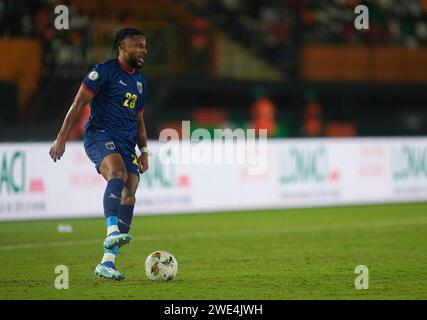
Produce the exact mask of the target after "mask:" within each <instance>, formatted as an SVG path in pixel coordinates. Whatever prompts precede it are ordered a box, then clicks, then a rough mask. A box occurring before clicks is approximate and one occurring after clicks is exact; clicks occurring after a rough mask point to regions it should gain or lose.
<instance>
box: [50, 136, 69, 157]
mask: <svg viewBox="0 0 427 320" xmlns="http://www.w3.org/2000/svg"><path fill="white" fill-rule="evenodd" d="M64 152H65V141H58V140H55V141H54V142H53V144H52V147H50V150H49V155H50V157H51V158H52V159H53V161H54V162H56V160H60V159H61V157H62V155H63V154H64Z"/></svg>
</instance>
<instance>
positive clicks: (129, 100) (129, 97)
mask: <svg viewBox="0 0 427 320" xmlns="http://www.w3.org/2000/svg"><path fill="white" fill-rule="evenodd" d="M125 96H126V100H125V102H123V106H125V107H129V108H130V109H133V108H135V104H136V100H137V99H138V97H137V95H136V94H131V93H130V92H126V95H125Z"/></svg>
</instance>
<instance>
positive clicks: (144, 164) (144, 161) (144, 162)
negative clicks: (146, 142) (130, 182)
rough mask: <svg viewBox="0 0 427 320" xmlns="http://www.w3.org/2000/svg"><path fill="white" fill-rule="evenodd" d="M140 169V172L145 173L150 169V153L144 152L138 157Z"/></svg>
mask: <svg viewBox="0 0 427 320" xmlns="http://www.w3.org/2000/svg"><path fill="white" fill-rule="evenodd" d="M138 164H139V166H138V170H139V173H141V174H143V173H144V172H145V171H147V169H148V153H147V152H143V153H141V155H140V156H139V158H138Z"/></svg>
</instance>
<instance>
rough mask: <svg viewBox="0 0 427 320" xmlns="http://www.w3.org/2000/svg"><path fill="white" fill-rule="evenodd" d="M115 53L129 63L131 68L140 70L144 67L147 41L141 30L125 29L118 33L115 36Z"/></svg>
mask: <svg viewBox="0 0 427 320" xmlns="http://www.w3.org/2000/svg"><path fill="white" fill-rule="evenodd" d="M113 52H118V54H119V56H120V55H122V56H123V58H124V59H125V60H126V61H127V62H128V64H129V66H130V67H132V68H135V69H140V68H142V66H143V65H144V57H145V55H146V54H147V41H146V39H145V35H144V33H143V32H142V31H141V30H138V29H134V28H125V29H121V30H119V31H117V33H116V35H115V36H114V43H113Z"/></svg>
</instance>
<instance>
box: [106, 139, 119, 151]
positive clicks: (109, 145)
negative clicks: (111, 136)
mask: <svg viewBox="0 0 427 320" xmlns="http://www.w3.org/2000/svg"><path fill="white" fill-rule="evenodd" d="M105 147H106V148H107V149H108V150H114V149H116V145H115V144H114V142H113V141H110V142H107V143H106V144H105Z"/></svg>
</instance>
